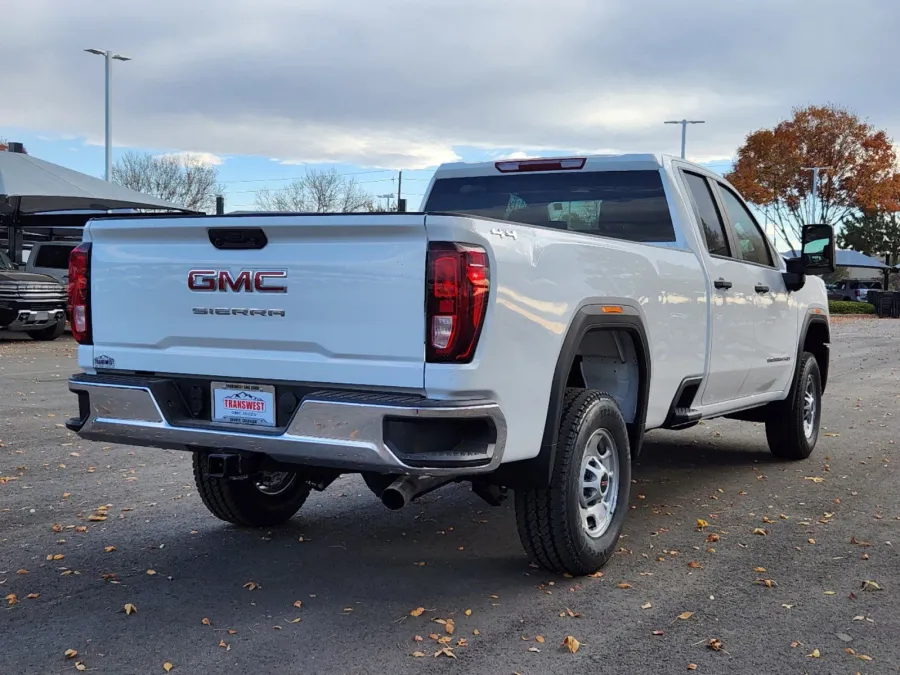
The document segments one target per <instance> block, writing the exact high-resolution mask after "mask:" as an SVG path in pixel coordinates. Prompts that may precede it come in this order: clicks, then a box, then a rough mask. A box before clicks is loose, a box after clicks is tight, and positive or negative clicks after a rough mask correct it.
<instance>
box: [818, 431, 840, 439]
mask: <svg viewBox="0 0 900 675" xmlns="http://www.w3.org/2000/svg"><path fill="white" fill-rule="evenodd" d="M822 435H823V436H828V437H830V438H837V437H838V436H840V434H836V433H834V432H833V431H826V432H825V433H824V434H822Z"/></svg>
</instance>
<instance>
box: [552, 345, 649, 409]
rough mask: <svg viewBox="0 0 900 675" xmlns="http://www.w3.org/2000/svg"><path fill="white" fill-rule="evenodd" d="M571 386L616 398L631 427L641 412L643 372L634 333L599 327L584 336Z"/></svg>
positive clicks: (572, 370) (569, 381)
mask: <svg viewBox="0 0 900 675" xmlns="http://www.w3.org/2000/svg"><path fill="white" fill-rule="evenodd" d="M566 386H567V387H586V388H588V389H597V390H599V391H602V392H606V393H607V394H609V395H610V396H612V397H613V398H614V399H615V400H616V403H618V404H619V409H620V410H621V411H622V416H623V417H624V418H625V421H626V422H628V423H629V424H630V423H632V422H634V420H635V418H636V416H637V413H638V400H639V392H640V386H641V372H640V366H639V362H638V349H637V347H636V345H635V343H634V338H633V337H632V336H631V333H630V332H629V331H627V330H624V329H621V328H597V329H594V330H590V331H588V332H587V333H585V334H584V336H583V337H582V338H581V342H579V344H578V347H577V348H576V351H575V358H574V359H573V361H572V365H571V366H570V368H569V374H568V377H567V378H566Z"/></svg>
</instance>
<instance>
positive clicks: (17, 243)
mask: <svg viewBox="0 0 900 675" xmlns="http://www.w3.org/2000/svg"><path fill="white" fill-rule="evenodd" d="M111 209H141V210H151V211H156V212H159V211H164V212H178V213H195V212H193V211H190V210H189V209H185V208H182V207H180V206H178V205H177V204H173V203H171V202H167V201H165V200H164V199H159V198H158V197H153V196H151V195H146V194H143V193H141V192H137V191H135V190H130V189H128V188H125V187H122V186H121V185H116V184H115V183H110V182H107V181H105V180H101V179H99V178H94V177H93V176H89V175H87V174H84V173H80V172H78V171H73V170H72V169H67V168H65V167H63V166H59V165H58V164H53V163H51V162H46V161H44V160H42V159H38V158H36V157H32V156H31V155H27V154H25V153H23V152H0V224H3V225H5V226H6V228H7V241H8V248H9V254H10V257H11V258H12V259H13V260H18V253H19V250H18V249H20V248H21V230H22V227H23V226H24V225H25V223H26V222H27V221H31V222H32V223H34V222H35V221H36V220H37V219H38V218H39V217H40V218H49V217H52V212H55V211H68V212H70V213H71V212H72V211H86V212H91V211H93V212H94V214H96V212H97V211H108V210H111ZM38 214H40V215H39V216H38ZM87 219H88V218H85V220H87ZM82 224H83V223H82Z"/></svg>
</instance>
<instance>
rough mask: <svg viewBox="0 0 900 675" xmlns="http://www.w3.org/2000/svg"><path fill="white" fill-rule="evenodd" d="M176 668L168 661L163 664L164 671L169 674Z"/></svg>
mask: <svg viewBox="0 0 900 675" xmlns="http://www.w3.org/2000/svg"><path fill="white" fill-rule="evenodd" d="M174 667H175V666H173V665H172V664H171V663H169V662H168V661H166V662H165V663H164V664H163V670H164V671H166V672H167V673H168V672H169V671H170V670H172V668H174Z"/></svg>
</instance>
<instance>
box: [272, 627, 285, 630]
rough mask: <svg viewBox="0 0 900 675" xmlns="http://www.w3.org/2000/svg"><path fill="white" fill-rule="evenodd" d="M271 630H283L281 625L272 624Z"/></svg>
mask: <svg viewBox="0 0 900 675" xmlns="http://www.w3.org/2000/svg"><path fill="white" fill-rule="evenodd" d="M272 630H284V629H283V628H282V627H281V626H272Z"/></svg>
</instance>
